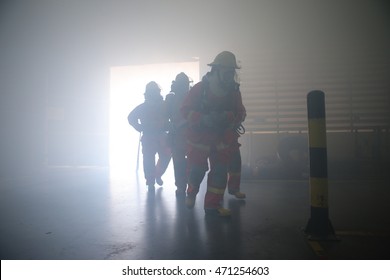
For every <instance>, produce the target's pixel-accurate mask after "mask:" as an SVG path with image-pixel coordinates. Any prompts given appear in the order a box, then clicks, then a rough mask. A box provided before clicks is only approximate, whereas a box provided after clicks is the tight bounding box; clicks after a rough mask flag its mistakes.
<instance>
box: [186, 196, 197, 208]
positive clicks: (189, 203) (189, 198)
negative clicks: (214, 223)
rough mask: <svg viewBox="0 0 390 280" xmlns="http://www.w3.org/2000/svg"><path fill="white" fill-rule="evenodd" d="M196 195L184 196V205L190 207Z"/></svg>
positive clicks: (193, 204)
mask: <svg viewBox="0 0 390 280" xmlns="http://www.w3.org/2000/svg"><path fill="white" fill-rule="evenodd" d="M195 201H196V196H195V195H187V197H186V206H187V208H188V209H192V208H194V206H195Z"/></svg>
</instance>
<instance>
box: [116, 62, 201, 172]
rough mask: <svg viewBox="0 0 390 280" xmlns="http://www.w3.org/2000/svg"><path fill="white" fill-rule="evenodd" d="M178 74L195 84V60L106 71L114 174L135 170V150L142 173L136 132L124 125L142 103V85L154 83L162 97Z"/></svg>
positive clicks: (196, 63) (140, 152) (122, 67)
mask: <svg viewBox="0 0 390 280" xmlns="http://www.w3.org/2000/svg"><path fill="white" fill-rule="evenodd" d="M180 72H184V73H186V74H187V75H188V76H189V77H190V79H192V80H193V81H194V83H196V82H198V81H199V61H192V62H180V63H163V64H146V65H131V66H120V67H112V68H111V71H110V121H109V127H110V137H109V164H110V168H111V169H115V170H117V171H120V170H124V171H126V173H129V170H130V171H132V170H134V171H135V170H136V166H137V157H138V149H140V151H139V171H141V172H142V151H141V148H138V145H139V137H140V135H139V133H138V132H137V131H135V130H134V129H133V128H132V127H131V126H130V125H129V124H128V122H127V116H128V114H129V113H130V111H131V110H132V109H133V108H135V107H136V106H137V105H138V104H140V103H142V102H143V101H144V95H143V93H144V92H145V85H146V84H147V83H148V82H150V81H156V82H157V83H158V84H159V85H160V87H161V93H162V95H163V96H164V98H165V96H166V95H167V94H168V93H169V91H170V88H171V83H172V80H174V79H175V77H176V75H177V74H178V73H180Z"/></svg>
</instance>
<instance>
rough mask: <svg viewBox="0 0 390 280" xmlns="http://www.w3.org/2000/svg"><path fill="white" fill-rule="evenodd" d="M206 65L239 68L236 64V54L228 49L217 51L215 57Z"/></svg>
mask: <svg viewBox="0 0 390 280" xmlns="http://www.w3.org/2000/svg"><path fill="white" fill-rule="evenodd" d="M207 65H208V66H211V67H213V66H217V67H218V66H219V67H226V68H234V69H240V67H239V66H238V65H237V61H236V56H235V55H234V54H233V53H232V52H229V51H223V52H221V53H219V54H218V55H217V56H216V57H215V58H214V61H213V62H211V63H209V64H207Z"/></svg>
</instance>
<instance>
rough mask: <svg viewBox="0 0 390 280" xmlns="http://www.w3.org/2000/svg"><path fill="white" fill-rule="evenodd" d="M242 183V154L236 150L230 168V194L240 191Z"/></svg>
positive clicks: (228, 184)
mask: <svg viewBox="0 0 390 280" xmlns="http://www.w3.org/2000/svg"><path fill="white" fill-rule="evenodd" d="M240 182H241V153H240V149H239V148H237V149H236V150H234V153H233V155H232V158H231V160H230V162H229V166H228V183H227V186H228V190H229V193H236V192H238V191H240Z"/></svg>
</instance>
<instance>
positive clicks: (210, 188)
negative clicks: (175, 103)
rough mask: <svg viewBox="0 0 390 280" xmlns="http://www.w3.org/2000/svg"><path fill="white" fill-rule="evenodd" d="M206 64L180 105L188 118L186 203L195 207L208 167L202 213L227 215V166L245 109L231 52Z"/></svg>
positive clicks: (228, 213) (225, 52)
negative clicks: (224, 200) (204, 70)
mask: <svg viewBox="0 0 390 280" xmlns="http://www.w3.org/2000/svg"><path fill="white" fill-rule="evenodd" d="M208 65H209V66H211V70H210V72H208V73H207V74H206V75H205V76H204V77H203V79H202V81H201V82H199V83H197V84H196V85H194V87H192V89H191V90H190V91H189V93H188V95H187V96H186V99H185V100H184V102H183V105H182V107H181V112H182V114H183V116H184V117H185V118H186V119H187V121H188V131H187V160H188V161H187V164H188V166H187V171H188V186H187V197H186V205H187V207H188V208H193V207H194V205H195V199H196V195H197V193H198V191H199V187H200V184H201V182H202V180H203V178H204V176H205V174H206V172H207V171H208V170H209V173H208V176H207V191H206V195H205V199H204V209H205V212H206V214H217V215H219V216H230V214H231V213H230V210H229V209H226V208H223V206H222V203H223V196H224V192H225V189H226V185H227V177H228V166H229V164H230V161H231V160H232V156H233V155H234V153H236V152H237V150H239V144H238V141H237V139H238V136H237V132H236V131H237V129H238V127H239V126H240V125H241V122H242V121H243V119H244V117H245V108H244V105H243V104H242V98H241V92H240V90H239V84H238V83H237V82H236V75H237V74H236V69H238V68H239V67H238V66H237V62H236V58H235V56H234V54H233V53H231V52H228V51H224V52H221V53H220V54H218V55H217V56H216V57H215V59H214V61H213V62H212V63H210V64H208ZM209 164H210V166H209ZM233 194H235V193H233ZM236 197H238V196H236ZM238 198H243V197H238Z"/></svg>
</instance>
